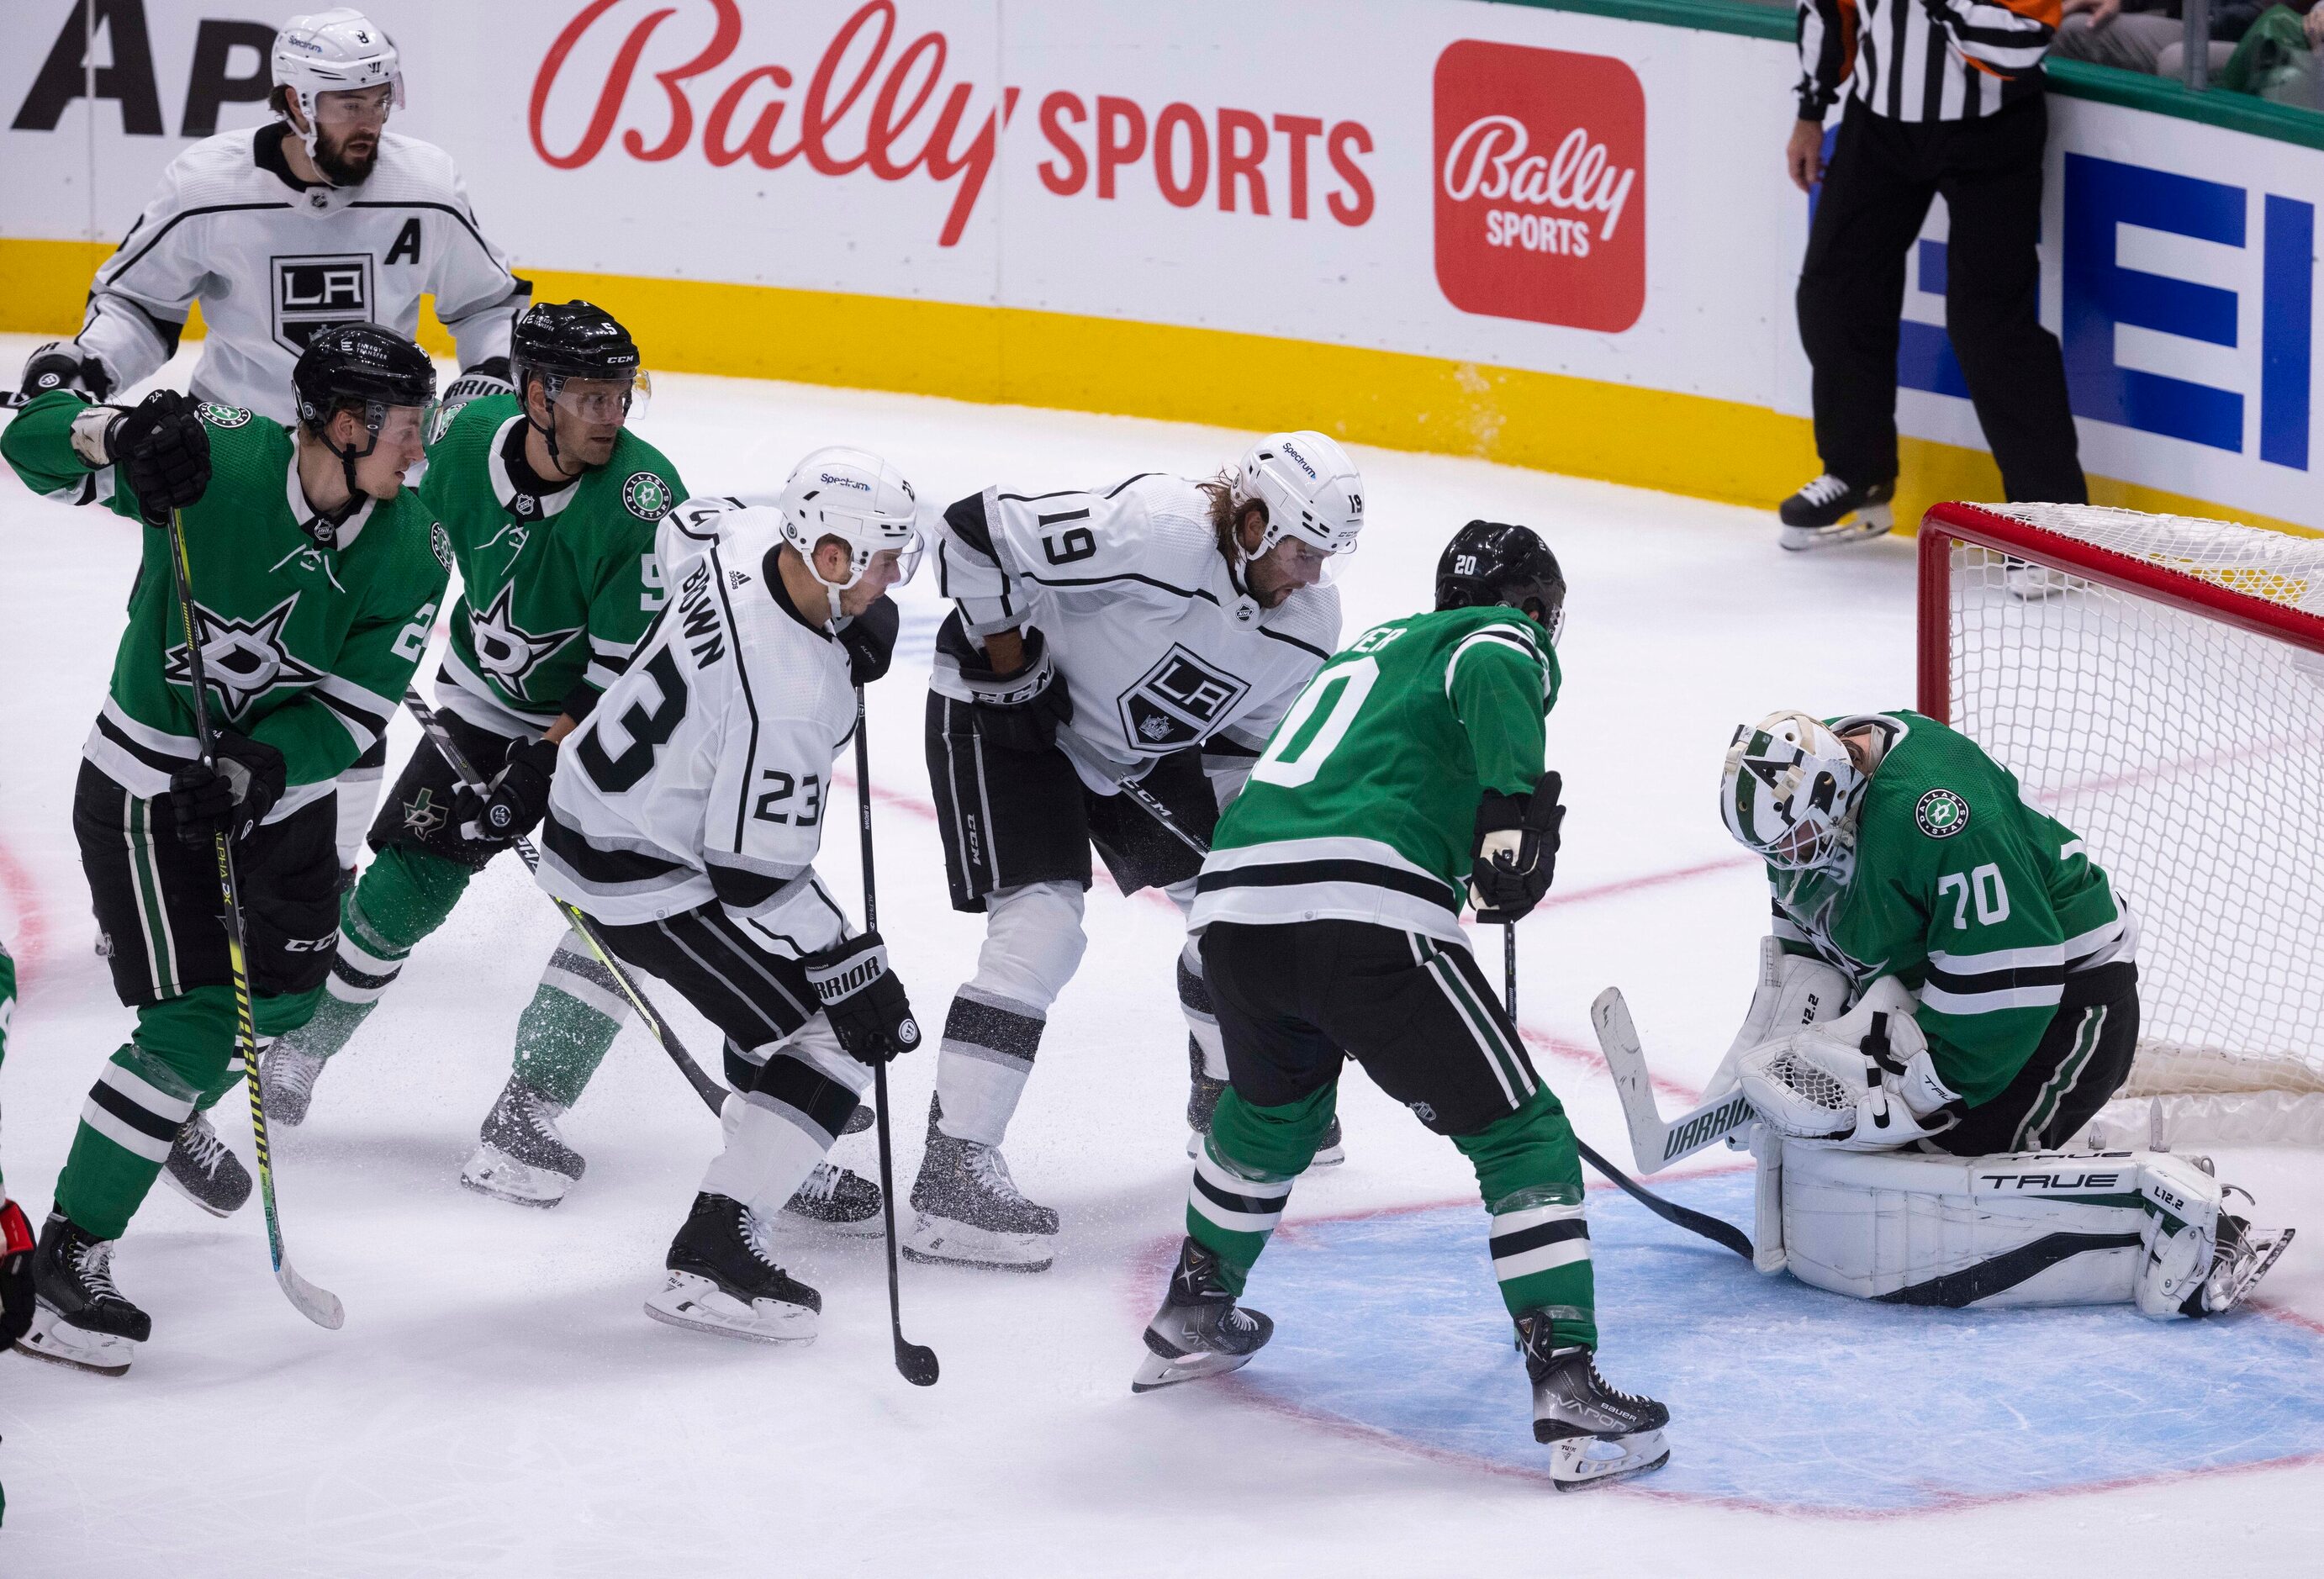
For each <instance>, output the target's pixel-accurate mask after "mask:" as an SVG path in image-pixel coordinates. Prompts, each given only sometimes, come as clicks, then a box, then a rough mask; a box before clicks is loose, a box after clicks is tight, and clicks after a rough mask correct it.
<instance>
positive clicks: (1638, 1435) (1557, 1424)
mask: <svg viewBox="0 0 2324 1579" xmlns="http://www.w3.org/2000/svg"><path fill="white" fill-rule="evenodd" d="M1550 1330H1551V1329H1550V1318H1549V1315H1548V1313H1547V1312H1546V1311H1538V1310H1537V1311H1533V1312H1531V1313H1529V1314H1527V1315H1525V1316H1519V1317H1517V1348H1518V1349H1519V1350H1520V1351H1522V1352H1523V1353H1524V1354H1525V1357H1526V1375H1527V1376H1529V1377H1531V1378H1532V1380H1533V1439H1534V1440H1535V1442H1545V1443H1549V1444H1552V1445H1553V1451H1552V1453H1551V1455H1550V1464H1549V1473H1550V1478H1551V1479H1552V1480H1553V1481H1554V1482H1556V1485H1557V1489H1558V1490H1559V1491H1576V1490H1578V1489H1580V1488H1581V1487H1583V1486H1595V1485H1603V1484H1604V1483H1605V1482H1609V1481H1618V1480H1624V1479H1627V1478H1628V1477H1629V1476H1631V1475H1642V1474H1645V1473H1647V1472H1648V1471H1649V1470H1657V1469H1660V1468H1662V1466H1663V1465H1665V1464H1668V1463H1669V1462H1670V1446H1669V1445H1668V1444H1667V1443H1665V1441H1664V1440H1663V1427H1665V1426H1667V1425H1668V1424H1670V1410H1668V1409H1666V1408H1664V1407H1663V1406H1662V1405H1661V1404H1658V1403H1656V1402H1655V1400H1654V1399H1650V1398H1641V1397H1639V1396H1637V1394H1635V1393H1628V1392H1618V1391H1617V1390H1614V1389H1613V1388H1611V1387H1609V1386H1607V1385H1606V1379H1605V1378H1604V1377H1602V1376H1600V1375H1599V1374H1598V1365H1597V1362H1596V1360H1595V1359H1594V1358H1593V1356H1592V1355H1591V1352H1590V1351H1589V1350H1588V1349H1585V1348H1583V1347H1582V1346H1581V1345H1580V1344H1572V1345H1570V1346H1568V1347H1564V1348H1552V1347H1551V1346H1550V1344H1551V1338H1550Z"/></svg>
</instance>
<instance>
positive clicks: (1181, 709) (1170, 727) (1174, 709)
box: [1120, 642, 1250, 753]
mask: <svg viewBox="0 0 2324 1579" xmlns="http://www.w3.org/2000/svg"><path fill="white" fill-rule="evenodd" d="M1249 693H1250V681H1249V680H1246V679H1241V678H1240V676H1237V675H1232V674H1229V673H1228V672H1227V671H1226V670H1224V669H1219V668H1216V667H1214V666H1213V665H1211V664H1209V663H1205V662H1204V661H1203V660H1201V659H1199V658H1197V657H1195V656H1194V654H1193V653H1191V652H1189V651H1186V650H1185V648H1184V647H1181V646H1178V645H1177V644H1176V643H1175V642H1174V643H1172V645H1171V648H1170V651H1167V652H1166V653H1164V654H1163V655H1162V661H1161V662H1159V663H1157V664H1156V665H1155V666H1154V667H1153V668H1151V669H1148V670H1147V671H1146V673H1145V674H1144V675H1143V676H1142V677H1140V678H1139V681H1138V683H1137V684H1136V685H1133V686H1131V687H1130V688H1129V689H1128V690H1126V691H1124V692H1122V693H1121V699H1120V708H1121V729H1122V733H1123V734H1126V735H1127V736H1129V739H1130V744H1132V745H1134V746H1139V747H1141V748H1142V749H1144V750H1147V751H1150V752H1155V753H1162V752H1172V751H1176V750H1178V749H1180V748H1181V747H1183V746H1189V745H1193V744H1194V743H1195V742H1197V741H1199V740H1201V739H1203V737H1204V736H1205V735H1207V734H1210V733H1211V731H1212V730H1213V729H1215V728H1216V727H1218V724H1219V721H1220V720H1221V719H1222V718H1224V717H1225V716H1227V714H1228V713H1229V712H1231V711H1232V710H1233V708H1234V705H1235V704H1236V703H1238V702H1240V701H1241V700H1242V699H1243V697H1245V696H1247V695H1248V694H1249Z"/></svg>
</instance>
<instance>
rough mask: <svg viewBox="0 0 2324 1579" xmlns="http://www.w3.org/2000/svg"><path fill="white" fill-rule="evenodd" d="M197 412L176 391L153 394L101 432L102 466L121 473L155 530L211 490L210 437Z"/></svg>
mask: <svg viewBox="0 0 2324 1579" xmlns="http://www.w3.org/2000/svg"><path fill="white" fill-rule="evenodd" d="M197 410H198V407H197V406H196V405H195V403H194V402H192V401H190V400H188V399H187V398H186V397H185V396H184V395H181V394H180V393H179V392H177V391H176V390H173V389H157V390H155V391H154V392H152V394H149V395H147V396H146V397H145V398H144V399H143V401H140V402H138V403H137V404H136V405H134V406H133V407H131V408H130V409H129V410H127V411H123V412H121V413H120V414H119V415H117V416H115V418H113V419H112V420H111V421H110V422H109V423H107V424H106V429H105V438H104V446H103V448H104V451H105V458H106V461H109V462H110V463H111V464H113V465H115V466H119V467H120V468H121V471H122V475H123V476H125V477H127V478H128V479H129V489H130V492H131V493H133V494H136V495H137V502H138V503H140V504H142V505H143V506H144V507H145V514H146V518H147V520H148V521H151V522H155V523H156V524H158V523H159V522H160V521H161V520H162V519H164V518H166V517H167V516H168V514H169V512H171V511H172V510H182V509H184V508H185V507H186V506H187V505H189V504H191V503H194V502H195V501H196V500H198V499H199V498H200V497H201V496H202V493H203V491H204V490H205V489H207V488H208V486H209V485H210V434H209V429H207V428H205V427H203V426H202V420H201V418H200V417H198V416H197V415H196V414H195V412H196V411H197Z"/></svg>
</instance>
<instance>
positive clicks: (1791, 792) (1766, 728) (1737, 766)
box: [1719, 712, 1870, 870]
mask: <svg viewBox="0 0 2324 1579" xmlns="http://www.w3.org/2000/svg"><path fill="white" fill-rule="evenodd" d="M1868 782H1870V780H1867V778H1866V777H1865V776H1864V773H1863V772H1862V771H1861V770H1859V769H1858V767H1857V765H1856V763H1855V761H1854V760H1853V759H1852V758H1850V757H1849V754H1848V747H1847V746H1846V745H1845V744H1843V743H1841V741H1840V736H1838V735H1837V734H1833V733H1832V732H1831V729H1830V728H1829V727H1827V726H1826V725H1823V724H1821V723H1819V722H1818V721H1817V720H1815V719H1813V718H1811V717H1809V716H1807V715H1806V714H1805V713H1794V712H1784V713H1770V714H1769V715H1767V716H1766V717H1765V718H1762V719H1760V720H1759V722H1758V723H1757V724H1745V725H1738V726H1737V728H1736V731H1735V735H1734V738H1733V739H1732V740H1731V741H1729V743H1728V747H1727V762H1726V766H1725V768H1724V769H1723V771H1721V772H1720V780H1719V810H1720V815H1721V816H1722V817H1725V818H1726V819H1727V831H1728V832H1729V833H1730V834H1732V835H1734V836H1735V838H1736V842H1737V843H1738V844H1740V845H1743V846H1744V847H1745V848H1746V849H1748V850H1750V851H1751V852H1752V853H1754V854H1757V855H1758V856H1760V857H1761V858H1762V859H1763V860H1765V861H1766V863H1768V864H1769V865H1771V866H1777V867H1785V868H1790V869H1793V870H1806V869H1809V868H1813V867H1821V866H1831V865H1836V864H1838V863H1840V862H1842V861H1844V860H1845V859H1846V857H1847V856H1848V855H1849V854H1851V853H1852V852H1853V851H1854V849H1855V847H1856V809H1857V806H1858V803H1859V802H1860V801H1862V800H1863V799H1864V788H1865V786H1866V784H1867V783H1868Z"/></svg>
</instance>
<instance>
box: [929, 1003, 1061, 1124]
mask: <svg viewBox="0 0 2324 1579" xmlns="http://www.w3.org/2000/svg"><path fill="white" fill-rule="evenodd" d="M1047 1025H1048V1020H1047V1016H1046V1015H1045V1014H1044V1012H1043V1011H1041V1010H1040V1009H1039V1008H1037V1007H1036V1006H1034V1005H1032V1004H1029V1003H1026V1002H1021V1001H1019V1000H1018V999H1014V998H1008V997H1004V996H1002V995H1001V994H1000V993H991V992H987V991H986V990H984V989H983V988H982V987H979V986H978V985H977V984H976V983H973V982H971V983H967V984H965V985H964V986H963V987H962V988H961V989H960V991H959V992H957V993H954V994H953V1000H952V1007H951V1008H950V1009H949V1010H947V1011H945V1029H944V1041H943V1043H942V1045H941V1046H940V1047H939V1048H938V1049H937V1053H936V1099H937V1101H938V1102H939V1103H941V1104H942V1105H943V1108H944V1131H945V1134H947V1135H950V1136H952V1137H953V1138H954V1140H973V1141H975V1142H977V1143H978V1144H980V1145H985V1146H998V1145H1000V1144H1001V1137H1002V1136H1003V1135H1005V1134H1007V1133H1008V1132H1009V1121H1010V1118H1012V1117H1014V1116H1015V1114H1016V1112H1017V1103H1018V1099H1019V1097H1021V1096H1023V1095H1024V1094H1025V1082H1026V1081H1028V1080H1029V1079H1031V1078H1032V1076H1033V1057H1034V1055H1035V1054H1037V1053H1038V1052H1039V1051H1040V1050H1041V1032H1042V1031H1043V1030H1045V1029H1047Z"/></svg>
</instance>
